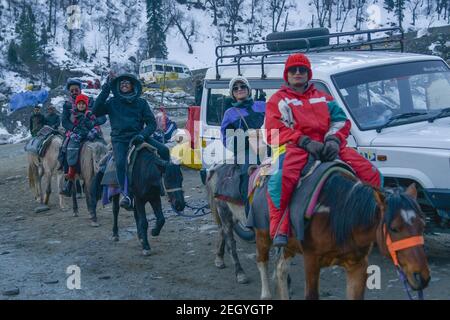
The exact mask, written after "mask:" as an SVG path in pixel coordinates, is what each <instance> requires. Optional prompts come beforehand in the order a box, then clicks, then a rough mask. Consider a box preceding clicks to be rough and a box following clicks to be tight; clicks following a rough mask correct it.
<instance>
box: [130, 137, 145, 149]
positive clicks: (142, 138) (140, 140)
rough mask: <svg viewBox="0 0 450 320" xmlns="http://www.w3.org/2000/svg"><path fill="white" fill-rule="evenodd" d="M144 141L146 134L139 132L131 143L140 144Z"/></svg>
mask: <svg viewBox="0 0 450 320" xmlns="http://www.w3.org/2000/svg"><path fill="white" fill-rule="evenodd" d="M143 142H144V136H143V135H142V134H138V135H136V136H134V137H133V139H131V144H133V145H135V146H138V145H140V144H141V143H143Z"/></svg>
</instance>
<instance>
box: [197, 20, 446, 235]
mask: <svg viewBox="0 0 450 320" xmlns="http://www.w3.org/2000/svg"><path fill="white" fill-rule="evenodd" d="M387 31H395V30H394V29H383V30H366V31H357V32H354V34H355V35H358V36H363V35H366V36H367V35H368V40H365V41H362V42H358V43H357V44H355V43H349V42H346V41H342V40H341V43H344V44H339V41H338V42H337V43H338V44H334V45H329V46H327V47H317V48H312V47H310V48H307V49H304V48H303V49H302V50H292V49H291V50H285V51H282V52H276V51H273V52H272V51H267V50H262V51H261V52H258V51H253V52H252V53H251V54H248V55H245V54H242V52H243V51H244V50H243V48H244V47H247V46H248V44H236V45H234V46H233V47H234V48H235V49H237V50H238V52H240V53H238V54H236V55H235V56H234V61H231V62H229V61H225V60H224V62H221V57H220V56H219V55H218V59H217V63H216V66H215V67H213V68H210V69H209V70H208V72H207V74H206V78H205V82H204V89H203V98H202V103H201V115H200V117H201V118H200V119H201V128H200V137H201V147H202V165H203V166H202V172H201V176H202V179H203V178H204V176H205V172H206V170H207V169H208V168H209V166H210V165H211V163H212V162H213V160H212V159H214V158H215V157H217V154H228V152H229V151H227V150H224V147H223V145H222V143H221V140H220V123H221V121H222V117H223V114H224V111H225V110H226V109H227V102H226V101H227V99H226V97H227V96H228V94H229V93H228V82H229V80H230V79H231V78H233V77H234V76H236V75H238V74H240V75H243V76H245V77H247V78H248V79H249V81H250V84H251V87H252V91H253V92H252V93H253V97H254V98H255V96H256V99H258V97H259V96H260V95H261V93H264V94H265V97H266V99H267V100H268V99H269V98H270V97H271V95H272V94H274V93H275V92H276V91H277V90H278V88H279V87H280V86H281V85H282V84H283V79H282V75H283V70H284V62H285V60H286V58H287V55H288V54H289V53H292V52H299V51H303V52H306V54H307V56H308V57H309V59H310V60H311V64H312V71H313V78H312V81H311V82H312V83H314V84H315V86H316V87H317V88H318V89H320V90H323V91H325V92H327V93H329V94H331V95H332V96H333V97H334V99H335V100H336V101H337V102H338V104H339V105H340V106H341V107H342V108H343V109H344V111H345V113H346V114H347V116H348V118H349V119H350V121H351V123H352V128H351V134H350V136H349V138H348V145H349V146H350V147H353V148H355V149H356V150H358V151H359V153H360V154H362V155H363V156H364V157H366V158H367V159H369V160H370V161H372V162H373V163H374V165H376V166H377V167H378V168H379V170H380V172H381V173H382V175H383V177H384V184H385V186H408V185H409V184H410V183H411V182H415V183H416V184H417V186H418V187H419V190H420V192H419V197H420V199H419V200H420V203H421V204H422V205H423V208H424V209H429V210H431V213H430V215H429V216H428V214H427V216H428V219H429V220H430V219H435V220H436V221H438V222H439V224H440V226H441V227H442V226H444V227H445V228H444V229H439V230H440V231H443V230H444V232H447V231H450V224H449V221H450V68H449V66H448V65H447V64H446V62H445V61H443V60H442V59H441V58H440V57H437V56H430V55H418V54H411V53H403V42H401V41H402V38H403V32H401V35H400V36H399V38H391V39H389V40H384V41H380V40H377V39H374V40H370V39H373V38H374V37H371V36H373V33H375V32H387ZM400 31H401V30H400ZM348 34H349V33H342V34H329V35H327V37H329V38H332V37H335V38H336V37H337V38H338V39H339V37H343V35H345V36H347V35H348ZM316 38H317V37H316ZM298 40H299V39H296V41H298ZM399 40H400V41H399ZM266 42H267V41H266ZM273 42H274V41H272V43H273ZM335 42H336V41H335ZM396 42H398V46H396V47H395V43H396ZM380 43H382V48H380V47H379V45H380ZM263 44H264V42H263ZM251 45H252V46H254V47H255V46H256V45H255V43H252V44H251ZM358 46H359V47H361V46H364V47H366V48H370V49H373V50H366V51H362V50H354V48H355V47H358ZM230 47H232V46H231V45H228V46H227V47H226V48H222V49H230ZM383 48H385V49H386V48H390V49H394V48H397V49H400V51H401V52H387V51H383V50H382V49H383ZM219 49H220V48H219ZM336 49H340V51H337V50H336ZM346 49H351V50H349V51H345V50H346ZM216 52H221V50H216ZM227 55H228V56H230V54H229V53H227ZM436 212H437V213H438V215H436V214H435V213H436ZM429 222H430V221H429Z"/></svg>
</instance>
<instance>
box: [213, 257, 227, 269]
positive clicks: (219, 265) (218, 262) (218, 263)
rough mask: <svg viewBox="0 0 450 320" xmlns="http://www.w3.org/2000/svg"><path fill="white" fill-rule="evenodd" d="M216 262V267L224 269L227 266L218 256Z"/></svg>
mask: <svg viewBox="0 0 450 320" xmlns="http://www.w3.org/2000/svg"><path fill="white" fill-rule="evenodd" d="M214 264H215V265H216V267H217V268H218V269H224V268H225V263H224V262H223V259H222V258H216V260H215V261H214Z"/></svg>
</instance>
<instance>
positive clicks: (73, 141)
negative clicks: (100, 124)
mask: <svg viewBox="0 0 450 320" xmlns="http://www.w3.org/2000/svg"><path fill="white" fill-rule="evenodd" d="M88 105H89V97H88V96H86V95H84V94H79V95H77V97H76V98H75V106H76V107H75V109H73V110H72V114H71V117H70V121H71V124H72V130H71V132H70V136H69V141H68V144H67V151H66V161H67V165H68V170H67V173H66V180H67V182H66V184H65V186H64V189H63V190H62V192H61V193H62V194H63V195H65V196H70V195H71V190H72V186H73V181H74V179H75V175H76V174H77V173H79V154H80V149H81V145H82V143H83V142H84V141H86V140H87V139H88V137H89V136H90V133H91V132H92V130H96V129H95V126H96V125H97V123H96V118H95V116H94V115H93V114H92V112H91V111H89V109H88Z"/></svg>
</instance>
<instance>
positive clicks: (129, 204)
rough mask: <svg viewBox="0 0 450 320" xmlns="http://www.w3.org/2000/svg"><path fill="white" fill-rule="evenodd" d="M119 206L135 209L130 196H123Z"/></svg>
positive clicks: (130, 209)
mask: <svg viewBox="0 0 450 320" xmlns="http://www.w3.org/2000/svg"><path fill="white" fill-rule="evenodd" d="M119 206H120V207H121V208H124V209H125V210H128V211H133V201H132V200H131V198H130V197H129V196H123V198H122V200H120V203H119Z"/></svg>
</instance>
